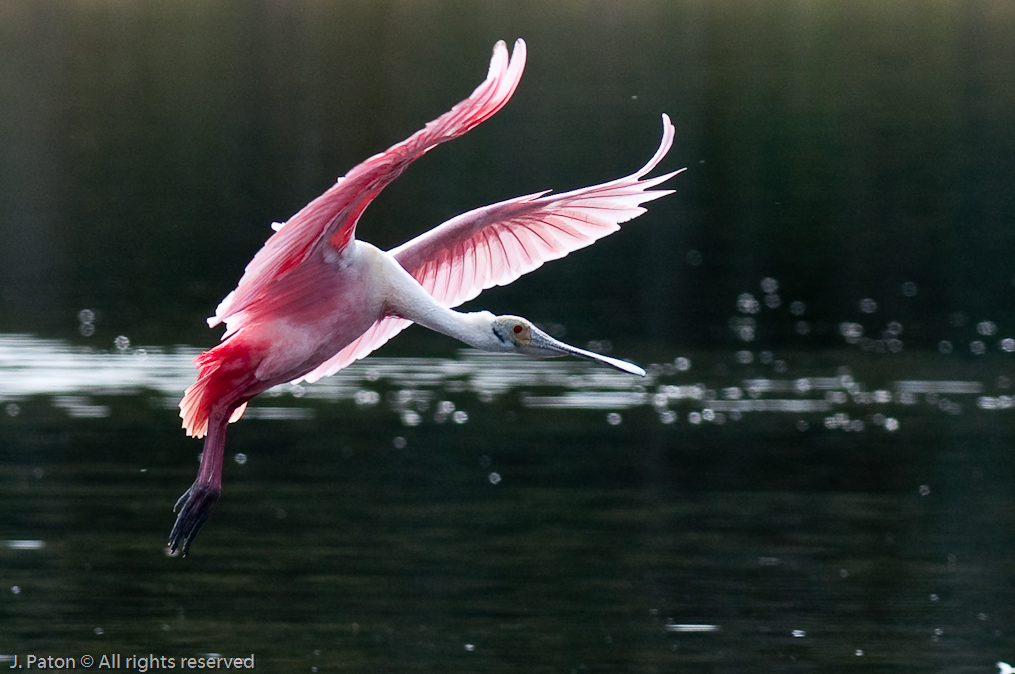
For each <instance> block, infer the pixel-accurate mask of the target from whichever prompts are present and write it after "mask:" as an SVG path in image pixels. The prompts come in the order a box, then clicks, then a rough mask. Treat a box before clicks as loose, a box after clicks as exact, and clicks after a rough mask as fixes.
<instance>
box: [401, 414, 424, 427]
mask: <svg viewBox="0 0 1015 674" xmlns="http://www.w3.org/2000/svg"><path fill="white" fill-rule="evenodd" d="M420 421H422V418H421V417H420V416H419V414H418V413H417V412H415V411H413V410H404V411H403V412H402V425H403V426H419V423H420Z"/></svg>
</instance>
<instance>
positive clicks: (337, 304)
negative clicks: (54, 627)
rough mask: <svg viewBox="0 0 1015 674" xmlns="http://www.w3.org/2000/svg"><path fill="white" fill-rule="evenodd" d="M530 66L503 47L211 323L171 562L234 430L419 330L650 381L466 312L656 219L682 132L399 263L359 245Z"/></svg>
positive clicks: (302, 226)
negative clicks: (408, 186) (569, 359)
mask: <svg viewBox="0 0 1015 674" xmlns="http://www.w3.org/2000/svg"><path fill="white" fill-rule="evenodd" d="M524 65H525V42H524V41H522V40H518V41H517V42H516V43H515V48H514V53H513V54H512V56H511V58H510V61H509V59H508V51H507V47H506V46H505V44H504V42H498V43H497V44H496V45H495V46H494V49H493V57H492V58H491V61H490V70H489V73H488V74H487V77H486V80H485V81H483V83H482V84H480V85H479V87H477V88H476V90H475V91H474V92H472V95H471V96H469V97H468V98H467V99H465V100H464V101H462V102H461V103H459V104H458V105H456V106H454V107H453V108H452V109H451V110H450V111H449V112H447V113H445V114H443V115H441V116H440V117H438V118H437V119H435V120H434V121H432V122H430V123H429V124H427V125H426V126H425V127H424V128H423V129H422V130H421V131H419V132H417V133H415V134H414V135H412V136H410V137H409V138H408V139H407V140H404V141H402V142H401V143H398V144H397V145H394V146H392V147H391V148H389V149H388V150H386V151H384V152H382V153H380V154H377V155H374V156H373V157H370V158H369V159H367V160H366V161H365V162H363V163H362V164H360V165H359V166H356V167H355V168H353V169H352V170H351V171H349V173H348V174H347V175H345V176H344V177H342V178H339V179H338V181H337V182H336V183H335V184H334V185H333V186H332V187H331V188H329V189H328V190H327V191H326V192H325V193H324V194H322V195H321V196H319V197H317V198H316V199H314V200H313V201H311V202H310V203H309V204H307V205H306V206H305V207H304V208H303V209H302V210H300V211H299V212H298V213H296V215H294V216H292V217H291V218H290V219H289V220H288V222H285V223H282V224H277V223H276V224H274V225H272V228H273V229H274V230H275V233H274V234H273V235H272V236H271V237H270V238H269V239H268V241H267V242H266V243H265V244H264V247H263V248H261V250H260V251H259V252H258V253H257V254H256V255H255V256H254V259H253V260H251V262H250V263H249V264H248V265H247V268H246V270H245V272H244V274H243V276H242V278H240V282H239V284H238V285H237V286H236V289H235V290H233V291H232V292H231V293H229V294H228V295H227V296H226V298H225V299H224V300H223V301H222V303H221V304H219V306H218V309H217V311H216V312H215V315H214V316H213V317H211V318H209V319H208V325H209V326H212V327H214V326H216V325H218V324H219V323H225V325H226V331H225V334H224V335H223V336H222V343H221V344H219V345H218V346H216V347H215V348H213V349H211V350H210V351H206V352H204V353H202V354H201V355H200V356H198V357H197V358H196V359H195V361H194V362H195V365H196V366H197V368H198V370H199V374H198V378H197V382H196V383H194V385H193V386H191V387H190V388H188V389H187V392H186V394H185V395H184V397H183V400H182V401H181V402H180V416H181V417H182V418H183V426H184V428H186V429H187V433H188V434H189V435H192V436H194V437H198V438H200V437H204V439H205V440H204V452H203V453H202V454H201V466H200V468H199V470H198V475H197V479H196V480H195V481H194V484H193V485H192V486H191V487H190V489H188V490H187V492H186V493H185V494H184V495H183V496H182V497H180V500H179V501H177V503H176V508H175V509H176V510H178V511H179V515H178V516H177V519H176V524H175V526H174V527H173V531H172V533H171V534H170V536H169V548H170V550H171V551H172V552H176V551H177V550H179V549H181V547H182V551H183V554H184V555H186V554H187V551H188V550H189V548H190V545H191V543H193V542H194V537H195V536H196V535H197V532H198V530H199V529H200V528H201V526H202V525H203V524H204V522H205V521H206V520H207V519H208V515H209V513H210V511H211V509H212V506H214V504H215V501H216V500H217V499H218V496H219V493H220V491H221V488H222V457H223V452H224V449H225V439H226V427H227V425H228V423H229V422H230V421H236V420H237V419H238V418H239V417H240V415H241V414H242V413H243V410H244V408H245V407H246V404H247V401H249V400H250V399H251V398H253V397H254V396H256V395H258V394H259V393H261V392H263V391H265V390H267V389H269V388H271V387H272V386H275V385H276V384H280V383H284V382H291V381H310V382H313V381H316V380H318V379H320V378H321V377H325V376H328V375H331V374H334V373H335V372H337V371H338V370H340V369H342V368H343V367H345V366H347V365H348V364H350V363H352V362H353V361H355V360H358V359H360V358H363V357H364V356H366V355H367V354H369V353H370V352H371V351H373V350H374V349H376V348H378V347H379V346H381V345H382V344H384V343H385V342H386V341H388V340H389V339H391V338H392V337H394V336H395V335H396V334H397V333H398V332H400V331H401V330H403V329H404V328H405V327H406V326H408V325H409V324H410V323H419V324H420V325H422V326H424V327H427V328H430V329H431V330H436V331H437V332H441V333H443V334H445V335H448V336H450V337H454V338H456V339H459V340H461V341H463V342H465V343H466V344H469V345H470V346H474V347H476V348H478V349H485V350H488V351H515V352H518V353H524V354H528V355H530V356H561V355H573V356H579V357H581V358H587V359H589V360H593V361H596V362H599V363H603V364H605V365H609V366H610V367H614V368H616V369H618V370H621V371H623V372H628V373H631V374H637V375H642V376H644V374H645V371H644V370H642V369H641V368H639V367H638V366H636V365H632V364H630V363H626V362H623V361H620V360H616V359H614V358H609V357H607V356H602V355H599V354H596V353H590V352H588V351H585V350H582V349H579V348H577V347H574V346H570V345H568V344H564V343H562V342H559V341H557V340H556V339H554V338H552V337H550V336H549V335H547V334H546V333H544V332H542V331H541V330H539V329H538V328H536V327H535V326H534V325H532V323H530V322H529V321H527V320H525V319H524V318H519V317H517V316H494V315H493V314H491V313H490V312H488V311H478V312H472V313H460V312H457V311H453V310H452V308H451V307H456V306H458V305H460V304H462V303H463V302H465V301H467V300H470V299H472V298H474V297H476V296H477V295H478V294H479V293H480V292H481V291H482V290H484V289H485V288H490V287H492V286H495V285H506V284H508V283H510V282H512V281H514V280H515V279H516V278H518V277H519V276H521V275H522V274H525V273H526V272H529V271H532V270H533V269H535V268H537V267H539V266H540V265H541V264H543V262H545V261H547V260H553V259H556V258H560V257H564V256H565V255H567V254H568V253H569V252H571V251H573V250H577V249H578V248H583V247H584V246H588V245H589V244H591V243H592V242H593V241H595V240H597V239H599V238H602V237H604V236H606V235H607V234H610V233H611V232H615V231H617V230H618V229H619V228H620V227H619V223H621V222H625V221H627V220H630V219H631V218H634V217H637V216H638V215H641V214H642V213H644V212H645V209H644V208H642V207H641V204H642V203H643V202H646V201H650V200H652V199H658V198H659V197H661V196H664V195H666V194H669V193H670V192H671V191H672V190H650V189H649V188H651V187H655V186H656V185H659V184H660V183H662V182H664V181H666V180H668V179H669V178H671V177H673V176H674V175H676V173H679V171H674V172H673V173H667V174H665V175H661V176H657V177H655V178H649V179H644V176H645V175H646V174H647V173H648V172H649V171H651V170H652V169H653V168H655V166H656V165H657V164H658V163H659V162H660V161H661V160H662V159H663V157H665V156H666V153H667V152H668V151H669V149H670V145H671V144H672V142H673V125H672V124H671V123H670V120H669V117H667V116H666V115H663V138H662V142H661V143H660V145H659V149H658V150H657V151H656V153H655V155H653V157H652V158H651V159H650V160H649V162H648V163H647V164H645V166H643V167H642V168H641V169H640V170H638V171H637V172H635V173H633V174H631V175H629V176H627V177H625V178H620V179H617V180H613V181H611V182H607V183H603V184H601V185H594V186H592V187H585V188H582V189H579V190H574V191H572V192H565V193H563V194H549V192H548V191H546V192H538V193H536V194H529V195H526V196H522V197H517V198H515V199H509V200H508V201H503V202H501V203H497V204H493V205H490V206H484V207H482V208H477V209H476V210H473V211H469V212H468V213H464V214H462V215H459V216H457V217H455V218H452V219H451V220H449V221H447V222H445V223H444V224H442V225H440V226H439V227H436V228H434V229H432V230H430V231H429V232H426V233H425V234H422V235H420V236H418V237H416V238H415V239H413V240H411V241H409V242H408V243H404V244H402V245H401V246H398V247H397V248H395V249H393V250H390V251H388V252H383V251H381V250H378V249H377V248H375V247H374V246H371V245H370V244H368V243H364V242H362V241H357V240H356V239H355V238H354V235H355V233H356V223H357V221H358V220H359V218H360V215H362V213H363V211H364V209H366V207H367V206H368V205H369V204H370V202H371V201H373V199H374V198H375V197H376V196H377V195H378V194H379V193H380V192H381V190H382V189H384V187H385V186H386V185H387V184H388V183H390V182H391V181H392V180H394V179H395V178H397V177H398V176H399V175H400V174H401V173H402V172H403V171H404V170H405V169H406V168H407V167H408V166H409V164H411V163H412V162H413V161H414V160H416V159H418V158H419V157H420V156H422V155H423V154H425V153H426V152H429V151H430V150H432V149H433V148H434V147H436V146H437V145H439V144H440V143H443V142H445V141H448V140H451V139H453V138H457V137H458V136H461V135H462V134H464V133H465V132H467V131H469V130H470V129H472V128H473V127H475V126H476V125H478V124H480V123H481V122H483V121H485V120H486V119H488V118H489V117H491V116H492V115H493V114H494V113H496V112H497V111H498V110H500V109H501V108H502V107H503V106H504V104H505V103H507V102H508V99H510V98H511V95H512V94H513V93H514V90H515V87H517V86H518V81H519V79H520V78H521V75H522V68H523V67H524Z"/></svg>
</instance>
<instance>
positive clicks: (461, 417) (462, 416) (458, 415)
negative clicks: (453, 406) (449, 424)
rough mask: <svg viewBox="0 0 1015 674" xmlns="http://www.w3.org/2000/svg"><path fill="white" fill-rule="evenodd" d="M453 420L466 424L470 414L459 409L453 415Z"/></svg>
mask: <svg viewBox="0 0 1015 674" xmlns="http://www.w3.org/2000/svg"><path fill="white" fill-rule="evenodd" d="M451 420H452V421H454V422H455V423H456V424H464V423H465V422H466V421H468V420H469V415H468V414H467V413H466V412H464V411H463V410H458V411H457V412H455V413H454V414H452V415H451Z"/></svg>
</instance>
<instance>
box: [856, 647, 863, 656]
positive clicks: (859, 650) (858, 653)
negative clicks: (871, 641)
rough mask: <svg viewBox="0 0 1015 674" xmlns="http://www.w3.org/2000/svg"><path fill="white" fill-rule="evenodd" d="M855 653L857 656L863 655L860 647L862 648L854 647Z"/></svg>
mask: <svg viewBox="0 0 1015 674" xmlns="http://www.w3.org/2000/svg"><path fill="white" fill-rule="evenodd" d="M856 655H857V656H858V657H859V656H861V655H863V649H862V648H858V649H856Z"/></svg>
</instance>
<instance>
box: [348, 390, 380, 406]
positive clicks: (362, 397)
mask: <svg viewBox="0 0 1015 674" xmlns="http://www.w3.org/2000/svg"><path fill="white" fill-rule="evenodd" d="M353 400H355V401H356V404H357V405H359V406H360V407H365V406H368V405H376V404H377V403H379V402H380V401H381V394H380V393H378V392H377V391H371V390H369V389H360V390H359V391H356V393H355V395H354V396H353Z"/></svg>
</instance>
